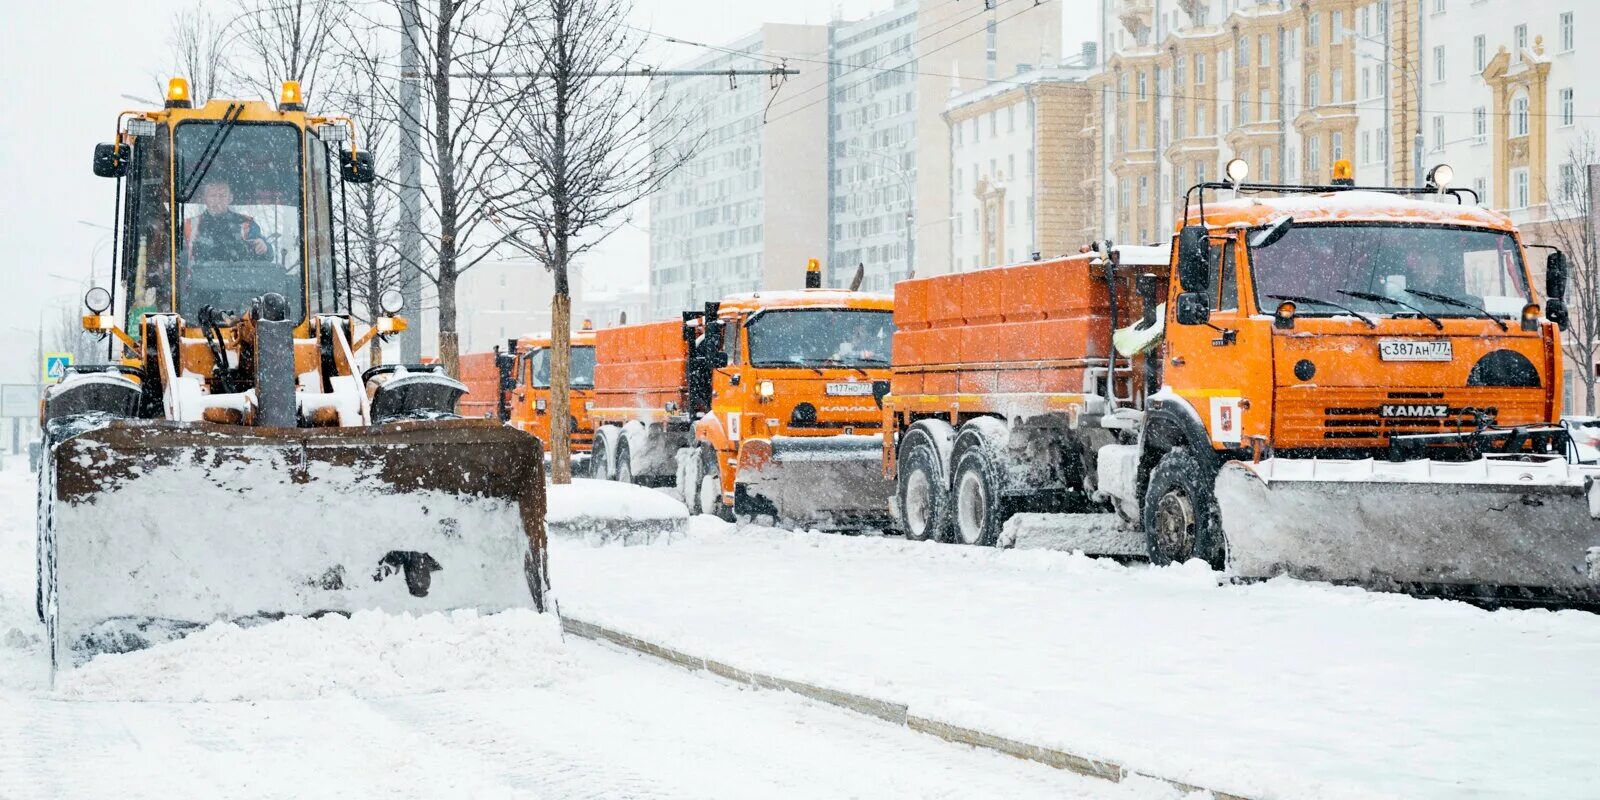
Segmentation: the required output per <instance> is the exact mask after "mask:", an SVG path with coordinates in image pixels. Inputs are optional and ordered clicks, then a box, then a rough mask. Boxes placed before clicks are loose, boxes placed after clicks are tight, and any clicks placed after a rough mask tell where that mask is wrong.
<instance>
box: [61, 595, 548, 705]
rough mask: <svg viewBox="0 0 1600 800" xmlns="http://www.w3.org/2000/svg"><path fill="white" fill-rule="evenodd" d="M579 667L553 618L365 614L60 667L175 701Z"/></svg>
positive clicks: (495, 683)
mask: <svg viewBox="0 0 1600 800" xmlns="http://www.w3.org/2000/svg"><path fill="white" fill-rule="evenodd" d="M570 669H571V658H570V656H569V655H568V654H567V652H566V650H565V647H564V645H563V644H562V641H561V623H560V620H559V619H557V617H556V615H554V614H538V613H534V612H532V611H522V610H512V611H506V612H503V613H499V614H492V615H488V616H480V615H478V614H477V613H476V612H472V611H457V612H453V613H450V614H428V615H425V616H421V617H413V616H411V615H409V614H401V615H389V614H383V613H379V612H367V611H363V612H358V613H356V614H354V615H352V616H350V617H343V616H339V615H328V616H325V617H322V618H320V619H307V618H304V617H290V618H286V619H283V620H280V621H277V622H272V623H268V624H264V625H257V626H253V627H248V628H242V627H240V626H238V625H235V624H232V623H226V622H219V623H216V624H214V625H211V626H209V627H207V628H205V629H204V630H201V631H198V632H196V633H193V634H190V635H189V636H188V637H186V638H184V639H182V640H179V641H176V642H172V643H169V644H166V645H162V646H159V647H154V648H151V649H149V650H141V651H137V652H133V653H125V654H118V655H103V656H100V657H97V658H95V659H94V660H92V661H90V662H89V663H88V664H87V665H85V666H84V667H82V668H80V669H76V670H71V671H67V672H63V673H62V674H61V675H60V677H59V679H58V682H57V692H58V693H59V694H60V695H62V696H64V697H68V698H72V699H88V700H165V701H176V702H192V701H203V702H220V701H230V700H294V699H304V698H311V697H322V696H328V695H339V694H349V695H355V696H357V697H389V696H396V695H410V694H422V693H428V692H441V691H447V690H458V689H510V688H529V687H536V686H545V685H549V684H551V683H554V682H556V681H558V680H560V679H561V678H562V676H563V675H564V674H566V673H567V672H568V670H570Z"/></svg>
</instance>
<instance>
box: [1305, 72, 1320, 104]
mask: <svg viewBox="0 0 1600 800" xmlns="http://www.w3.org/2000/svg"><path fill="white" fill-rule="evenodd" d="M1306 105H1308V106H1319V105H1322V76H1321V75H1318V74H1317V73H1315V72H1313V73H1311V75H1310V76H1309V77H1307V78H1306Z"/></svg>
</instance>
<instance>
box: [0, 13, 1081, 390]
mask: <svg viewBox="0 0 1600 800" xmlns="http://www.w3.org/2000/svg"><path fill="white" fill-rule="evenodd" d="M969 1H970V2H972V3H974V4H976V3H978V2H980V1H981V0H969ZM1054 2H1062V3H1064V4H1065V9H1064V11H1065V14H1064V16H1065V17H1066V27H1067V30H1068V31H1070V33H1068V34H1067V35H1065V36H1064V37H1063V41H1064V44H1063V50H1064V51H1065V52H1074V51H1075V50H1076V47H1077V44H1076V43H1077V42H1079V41H1082V40H1085V39H1093V38H1095V36H1094V32H1095V30H1096V28H1095V27H1094V26H1095V19H1096V16H1095V15H1096V6H1097V5H1098V3H1097V2H1096V0H1054ZM193 4H194V3H193V0H139V2H136V3H126V2H120V1H119V2H112V0H0V20H3V22H0V76H4V84H0V85H3V87H4V88H3V89H0V92H3V94H0V96H3V97H4V99H5V106H6V108H7V110H8V111H9V112H10V114H9V116H8V118H7V120H6V122H5V123H4V124H3V125H0V176H3V177H4V180H5V185H4V190H3V191H0V243H3V244H4V247H3V249H0V382H17V381H26V380H31V379H33V377H34V376H35V375H36V372H37V367H36V366H35V365H34V363H33V359H34V348H35V331H36V329H37V325H38V320H39V315H40V314H41V313H44V314H45V315H46V316H49V315H51V313H52V312H51V311H50V309H51V308H56V309H59V308H61V307H63V306H65V307H68V308H73V309H76V308H79V307H80V306H79V298H80V297H81V296H82V294H83V290H84V288H85V287H86V284H87V279H88V275H89V266H90V259H91V256H93V255H95V253H96V250H95V248H96V246H97V245H98V246H99V247H100V250H99V256H100V257H99V261H98V268H97V274H98V275H99V276H100V280H101V281H102V282H103V281H104V280H105V279H106V277H107V276H108V270H109V263H110V262H109V258H110V257H109V251H110V248H109V246H107V245H106V244H105V243H104V241H103V240H104V239H105V238H106V237H107V232H106V231H105V230H102V229H99V228H94V227H90V226H88V225H84V224H80V222H79V221H80V220H83V221H87V222H90V223H93V224H95V225H101V226H109V225H110V224H111V216H112V203H113V197H112V194H113V188H112V187H113V182H112V181H109V180H105V179H102V178H96V177H94V174H93V173H92V172H91V171H90V157H91V155H92V154H93V150H94V145H95V144H96V143H97V142H104V141H110V139H111V135H112V133H113V124H114V122H115V120H116V113H117V112H118V111H120V110H122V109H124V108H128V107H130V105H132V103H131V101H129V100H126V99H124V98H122V97H121V96H120V95H122V94H124V93H126V94H133V95H139V96H143V97H152V96H154V95H156V94H158V93H159V91H160V88H159V87H160V84H159V82H158V76H160V75H162V74H164V72H165V71H166V69H167V68H168V65H169V63H170V61H171V59H170V57H169V55H168V53H167V52H166V47H167V45H166V39H167V31H168V28H169V26H170V21H171V18H172V15H173V14H174V13H175V12H176V11H178V10H180V9H182V8H187V7H190V6H191V5H193ZM204 5H206V6H208V7H210V8H211V9H212V10H213V11H214V12H215V13H217V14H219V15H224V16H226V15H228V14H229V13H230V9H231V8H232V4H231V3H230V2H228V1H227V0H206V2H205V3H204ZM889 5H890V0H848V1H842V0H782V2H773V0H756V1H755V2H729V1H728V0H636V4H635V17H636V19H637V24H638V25H640V26H641V27H648V28H651V29H653V30H655V31H656V32H657V33H660V34H663V35H670V36H677V37H682V38H686V39H692V40H696V41H704V42H712V43H718V42H725V41H729V40H732V39H735V38H737V37H739V36H741V35H743V34H745V33H747V32H749V31H751V30H753V29H754V28H755V27H756V26H757V25H759V24H760V23H762V22H802V23H806V22H809V23H822V22H826V21H827V20H828V19H830V18H831V17H832V16H833V15H834V13H835V11H838V12H839V13H841V15H842V16H845V17H849V18H857V17H861V16H864V15H866V14H868V13H871V12H873V11H876V10H879V9H883V8H887V7H888V6H889ZM695 54H696V53H695V51H694V50H692V49H689V48H684V47H671V48H670V49H664V50H663V52H662V61H663V63H664V64H666V63H672V62H675V61H679V60H683V59H687V58H689V57H692V56H693V55H695ZM390 166H392V165H390ZM383 168H384V165H380V166H379V169H383ZM642 210H643V209H641V212H642ZM641 216H642V214H641ZM642 224H644V222H643V220H642V219H641V225H642ZM645 244H646V241H645V236H644V234H642V233H639V232H637V231H630V230H629V229H624V230H623V231H622V232H621V233H619V234H618V235H617V236H616V237H614V238H613V240H611V241H609V242H607V243H606V244H605V245H604V246H603V248H601V249H597V250H596V251H594V252H593V253H592V254H591V256H590V259H589V264H588V266H587V267H586V268H585V270H584V272H585V275H584V276H583V279H584V282H585V285H586V286H588V287H590V288H595V289H598V288H602V287H621V286H624V285H636V284H637V283H639V282H641V281H643V280H644V278H645V275H646V266H647V261H646V259H647V255H646V249H645ZM53 275H60V276H65V278H64V279H63V278H56V277H52V276H53ZM55 313H60V311H56V312H55Z"/></svg>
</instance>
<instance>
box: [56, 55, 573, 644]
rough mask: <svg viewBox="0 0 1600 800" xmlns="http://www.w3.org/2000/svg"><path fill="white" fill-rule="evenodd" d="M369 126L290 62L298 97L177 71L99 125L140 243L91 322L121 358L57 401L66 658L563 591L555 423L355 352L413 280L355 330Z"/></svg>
mask: <svg viewBox="0 0 1600 800" xmlns="http://www.w3.org/2000/svg"><path fill="white" fill-rule="evenodd" d="M353 128H354V126H353V123H351V122H350V121H349V120H348V119H344V118H328V117H318V116H312V115H310V114H307V113H306V112H305V110H304V106H303V100H302V98H301V97H300V94H299V87H298V85H296V84H294V83H293V82H289V83H286V84H284V87H283V94H282V98H281V102H280V103H279V104H278V105H277V106H276V107H273V106H272V105H270V104H268V103H263V102H255V101H236V100H212V101H210V102H209V103H207V104H206V105H204V106H203V107H201V108H193V107H191V104H190V102H189V101H188V87H187V84H186V82H184V81H183V80H182V79H174V80H173V81H172V83H171V84H170V86H169V92H168V95H167V102H166V107H165V108H164V109H161V110H158V111H143V112H124V113H123V114H122V115H121V116H120V117H119V125H118V131H117V137H116V140H115V142H114V143H112V144H105V145H100V146H98V147H97V148H96V152H95V165H94V166H95V172H96V174H98V175H101V176H103V177H111V178H115V179H117V181H118V183H119V187H118V190H119V192H118V193H119V203H118V219H117V220H116V235H117V237H118V242H117V244H118V247H117V251H118V255H119V257H118V259H117V261H116V262H115V263H116V272H115V273H114V274H113V277H112V284H113V287H114V288H115V291H114V292H113V291H107V290H104V289H94V290H91V291H90V293H89V295H88V296H87V297H86V298H85V302H86V305H88V307H89V312H90V313H89V314H88V315H86V316H85V317H84V327H85V328H86V329H87V330H90V331H95V332H99V333H101V334H102V336H103V338H104V339H105V341H106V342H107V355H108V357H109V358H108V363H106V364H103V365H98V366H87V367H78V368H76V369H75V370H73V371H71V372H70V373H69V374H68V375H67V376H66V377H65V378H64V379H63V380H62V381H61V382H60V383H58V384H56V385H54V386H51V387H50V388H49V390H48V391H47V393H46V396H45V399H44V401H43V403H42V406H41V417H42V419H41V421H42V424H43V426H44V430H45V437H46V442H45V444H46V458H45V464H44V465H43V469H41V470H40V504H39V511H40V513H39V551H38V555H39V612H40V615H41V617H42V618H43V619H44V620H45V622H46V624H47V626H48V628H49V631H50V635H51V643H52V654H53V656H54V659H55V662H56V663H57V664H66V665H74V664H78V663H82V662H83V661H84V660H86V659H87V658H89V657H91V656H93V655H94V654H96V653H101V652H117V651H124V650H129V649H134V648H137V647H141V646H145V645H148V644H152V643H155V642H159V641H162V640H164V639H168V638H172V637H175V636H180V635H182V634H183V633H184V632H186V631H188V630H191V629H193V628H195V627H198V626H203V625H206V624H209V623H211V622H214V621H218V620H233V621H242V622H249V621H254V620H264V619H274V618H278V617H281V616H284V615H305V616H315V615H320V614H324V613H350V612H354V611H358V610H363V609H378V610H385V611H394V612H399V611H412V612H429V611H446V610H455V609H476V610H481V611H499V610H504V609H507V608H513V607H530V608H536V609H540V610H542V609H543V607H544V603H545V592H546V587H547V584H548V577H547V570H546V568H545V552H544V544H543V537H544V492H543V475H542V462H543V459H542V455H541V453H540V449H539V444H538V441H537V440H535V439H534V438H533V437H531V436H529V435H527V434H525V433H522V432H520V431H517V430H514V429H511V428H507V427H504V426H502V425H500V424H498V423H497V422H494V421H492V420H464V419H460V418H459V417H458V416H457V415H456V413H455V411H456V403H457V401H458V400H459V398H460V397H461V395H462V394H463V393H465V392H466V387H465V386H464V385H462V384H461V383H460V382H458V381H456V380H454V379H453V378H451V377H449V376H447V375H444V374H443V373H441V372H439V371H437V368H436V367H433V366H429V365H397V364H385V365H376V366H372V367H370V368H367V369H363V368H362V366H363V365H362V364H361V359H360V358H358V356H357V354H358V353H360V352H361V351H362V349H363V347H365V345H366V344H367V342H368V341H370V340H371V338H372V337H374V336H380V337H383V336H388V335H390V334H392V333H394V332H396V331H399V330H403V329H404V327H405V322H404V320H403V319H401V318H399V317H397V316H396V314H397V313H398V311H399V310H400V307H399V306H400V300H399V293H398V292H391V293H388V294H387V295H386V296H385V298H384V299H383V301H382V305H383V306H384V308H381V309H375V310H373V312H374V313H373V317H374V318H375V322H374V325H373V326H372V328H371V329H369V330H367V331H365V332H364V333H361V334H359V335H357V333H356V332H355V324H356V323H355V320H354V315H353V313H352V309H353V305H354V304H353V302H352V300H353V298H352V291H351V282H350V275H349V262H348V253H342V252H340V249H341V247H342V246H343V245H344V244H345V242H344V241H342V240H341V237H339V236H336V235H335V232H336V230H338V229H337V228H336V227H335V225H334V215H333V210H334V206H335V204H334V203H333V200H334V198H335V197H337V196H339V195H342V194H343V192H342V185H341V187H340V189H341V190H340V192H338V193H335V192H334V191H333V187H334V185H335V182H336V181H340V182H343V183H363V182H368V181H371V180H372V179H373V168H372V161H371V157H370V155H369V154H368V153H365V152H362V151H359V150H357V149H356V148H355V146H354V144H353V142H354V139H353V135H352V134H353ZM347 142H348V143H349V144H346V143H347ZM338 205H339V206H340V207H341V209H342V205H343V204H342V203H340V204H338ZM341 256H343V257H345V259H344V260H343V261H341V258H340V257H341ZM341 266H342V267H343V269H342V270H341ZM119 296H120V298H121V300H122V305H121V307H120V308H119V307H117V306H116V304H115V301H116V300H117V299H118V297H119Z"/></svg>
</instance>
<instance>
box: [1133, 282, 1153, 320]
mask: <svg viewBox="0 0 1600 800" xmlns="http://www.w3.org/2000/svg"><path fill="white" fill-rule="evenodd" d="M1133 283H1134V288H1135V290H1136V291H1138V293H1139V304H1140V305H1142V306H1144V315H1143V317H1142V318H1141V319H1140V323H1139V324H1140V325H1142V326H1143V327H1146V328H1148V327H1150V326H1151V325H1154V324H1155V323H1156V276H1154V275H1152V274H1150V273H1148V272H1144V273H1140V275H1139V277H1137V278H1134V281H1133Z"/></svg>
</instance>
